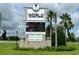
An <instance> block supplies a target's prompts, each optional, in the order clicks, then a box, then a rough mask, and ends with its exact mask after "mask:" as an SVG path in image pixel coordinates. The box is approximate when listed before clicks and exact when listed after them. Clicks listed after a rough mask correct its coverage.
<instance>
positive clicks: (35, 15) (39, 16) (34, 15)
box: [27, 9, 45, 20]
mask: <svg viewBox="0 0 79 59" xmlns="http://www.w3.org/2000/svg"><path fill="white" fill-rule="evenodd" d="M44 18H45V13H44V9H39V11H37V12H35V11H34V10H33V9H27V20H44Z"/></svg>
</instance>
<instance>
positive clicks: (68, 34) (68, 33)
mask: <svg viewBox="0 0 79 59" xmlns="http://www.w3.org/2000/svg"><path fill="white" fill-rule="evenodd" d="M67 36H68V37H67V38H68V40H70V32H69V29H67Z"/></svg>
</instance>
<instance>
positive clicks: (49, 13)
mask: <svg viewBox="0 0 79 59" xmlns="http://www.w3.org/2000/svg"><path fill="white" fill-rule="evenodd" d="M47 19H48V21H49V23H50V39H51V43H52V32H53V31H52V20H53V19H54V21H55V29H56V13H55V12H53V11H52V10H50V11H49V12H48V13H47ZM55 34H56V35H55V46H56V47H57V33H56V32H55Z"/></svg>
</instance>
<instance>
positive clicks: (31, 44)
mask: <svg viewBox="0 0 79 59" xmlns="http://www.w3.org/2000/svg"><path fill="white" fill-rule="evenodd" d="M46 46H51V40H46V39H45V35H44V36H43V41H28V35H26V38H21V39H20V41H19V47H20V48H43V47H46Z"/></svg>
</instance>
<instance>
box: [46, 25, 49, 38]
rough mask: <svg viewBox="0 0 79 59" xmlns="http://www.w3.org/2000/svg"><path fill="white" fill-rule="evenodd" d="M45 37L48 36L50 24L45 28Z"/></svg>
mask: <svg viewBox="0 0 79 59" xmlns="http://www.w3.org/2000/svg"><path fill="white" fill-rule="evenodd" d="M46 37H50V25H48V26H47V28H46Z"/></svg>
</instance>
